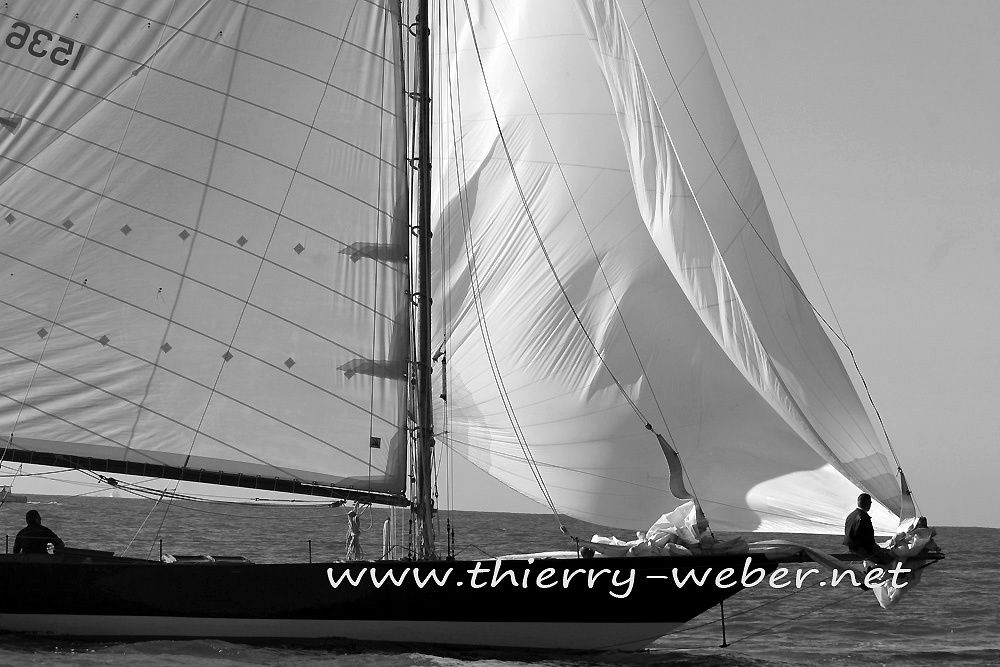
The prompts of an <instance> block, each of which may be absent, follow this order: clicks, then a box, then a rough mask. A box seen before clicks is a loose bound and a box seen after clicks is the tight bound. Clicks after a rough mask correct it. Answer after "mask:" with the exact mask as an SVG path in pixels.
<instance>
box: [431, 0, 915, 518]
mask: <svg viewBox="0 0 1000 667" xmlns="http://www.w3.org/2000/svg"><path fill="white" fill-rule="evenodd" d="M446 4H447V5H448V6H450V3H446ZM466 6H468V7H469V11H468V13H466ZM446 17H447V22H446V24H447V26H448V27H449V28H450V32H448V33H447V34H446V35H441V34H440V32H441V31H439V40H441V41H442V46H441V48H440V49H439V51H440V52H441V53H447V58H443V57H442V58H441V61H442V62H441V63H440V64H439V74H438V79H437V82H436V86H435V90H436V95H435V104H436V115H435V119H436V122H437V125H436V132H437V133H438V139H437V141H436V145H440V146H442V153H441V154H440V155H439V156H438V158H437V167H438V170H439V173H438V177H439V180H438V181H437V185H438V192H437V197H436V211H437V214H438V227H437V230H436V236H435V239H436V241H438V243H436V244H435V245H436V249H437V247H438V246H440V248H441V252H440V254H439V255H438V257H437V259H438V262H439V266H438V272H439V279H440V280H439V283H438V284H439V285H440V286H441V287H440V290H439V292H438V294H437V297H436V299H435V303H436V304H438V305H440V307H441V309H442V311H441V312H442V316H441V317H440V318H439V320H438V321H439V322H440V323H441V324H440V335H441V336H442V338H443V339H444V340H445V341H446V344H445V348H446V351H447V354H448V369H449V373H450V378H449V379H450V386H449V394H448V403H447V407H446V409H444V410H442V411H441V412H440V415H441V419H442V420H444V421H443V428H445V429H446V430H447V434H446V435H445V436H444V439H445V440H446V441H447V442H448V444H449V445H450V446H452V447H454V448H455V449H456V450H458V451H459V452H461V453H462V454H464V455H465V456H466V457H468V458H469V459H470V460H471V461H472V462H474V463H475V464H477V465H479V466H481V467H482V468H484V469H485V470H487V471H488V472H489V473H490V474H492V475H493V476H495V477H497V478H498V479H500V480H501V481H503V482H504V483H506V484H508V485H509V486H511V487H512V488H514V489H516V490H518V491H520V492H522V493H524V494H526V495H529V496H531V497H534V498H536V499H539V500H546V499H551V501H552V502H553V504H554V506H555V507H556V509H558V510H559V511H560V512H565V513H567V514H570V515H573V516H577V517H580V518H584V519H588V520H591V521H595V522H598V523H603V524H610V525H617V526H623V527H646V526H648V525H649V524H650V523H651V522H652V521H653V520H654V519H655V518H656V517H657V516H659V515H660V514H661V513H662V512H664V511H667V510H670V509H671V508H673V507H675V506H676V505H678V504H679V503H680V498H679V496H682V495H685V493H682V491H686V492H688V493H690V494H692V495H694V496H695V497H697V499H698V500H699V501H700V503H701V505H702V506H703V508H704V510H705V513H706V514H707V516H708V517H709V519H710V520H711V521H712V525H713V526H714V527H715V528H716V529H717V530H718V529H721V530H741V531H745V530H758V531H797V532H838V531H840V530H842V529H843V516H844V515H845V514H846V513H847V512H849V511H850V510H851V509H852V508H853V507H854V501H855V498H856V495H857V494H858V493H859V489H865V490H867V491H869V492H871V493H872V495H873V496H875V498H876V499H877V500H878V501H879V502H881V503H882V504H883V505H884V507H885V508H888V509H889V510H892V511H896V509H897V506H898V497H899V495H898V493H899V492H898V488H899V487H898V483H897V482H896V479H895V477H894V473H895V465H894V464H892V463H890V458H889V456H888V455H887V452H886V447H885V445H883V444H882V443H881V441H880V440H879V437H878V436H877V434H876V431H875V430H874V429H873V428H872V424H871V421H870V418H869V417H868V415H867V413H866V410H865V408H864V406H863V404H862V403H861V401H860V400H859V398H858V396H857V394H856V392H855V390H854V388H853V386H852V383H851V380H850V378H849V376H848V375H847V373H846V372H845V370H844V367H843V365H842V363H841V361H840V358H839V356H838V354H837V352H836V350H835V349H834V348H833V346H832V345H831V343H830V341H829V339H828V338H827V336H826V335H825V333H824V332H823V331H822V329H821V327H820V325H819V323H818V322H817V320H816V317H815V315H814V314H813V312H812V310H811V307H810V306H809V304H808V302H807V301H806V299H805V297H804V296H803V295H802V294H801V292H800V291H799V289H798V286H797V284H796V283H795V280H794V278H793V277H792V276H791V273H790V272H789V270H788V267H787V266H786V264H785V262H784V260H783V259H782V257H781V253H780V249H779V247H778V243H777V240H776V238H775V234H774V230H773V228H772V225H771V222H770V219H769V216H768V212H767V207H766V205H765V203H764V201H763V198H762V195H761V192H760V188H759V186H758V183H757V180H756V178H755V176H754V173H753V170H752V168H751V165H750V163H749V160H748V158H747V155H746V153H745V151H744V149H743V145H742V143H741V142H740V137H739V134H738V132H737V130H736V127H735V124H734V122H733V118H732V116H731V114H730V111H729V108H728V106H727V105H726V101H725V98H724V96H723V94H722V91H721V89H720V86H719V82H718V79H717V78H716V74H715V72H714V70H713V68H712V62H711V58H710V56H709V54H708V52H707V50H706V45H705V42H704V40H703V39H702V37H701V34H700V32H699V29H698V25H697V23H696V20H695V18H694V16H693V14H692V12H691V9H690V8H689V7H688V5H687V3H685V2H656V3H643V2H640V1H639V0H636V1H634V2H614V1H611V0H580V1H579V2H574V1H573V0H559V1H555V0H553V1H552V2H544V3H528V2H498V1H497V0H484V1H483V2H470V3H468V5H465V4H464V3H455V8H454V10H453V13H448V14H446ZM668 68H669V72H668ZM671 74H672V75H673V78H671V76H670V75H671ZM675 82H676V83H675ZM677 85H679V86H680V89H679V90H678V88H677ZM689 111H690V115H689V113H688V112H689ZM751 223H752V224H751ZM647 422H648V423H649V425H650V426H651V427H652V430H654V431H655V432H657V433H659V434H661V435H662V436H663V440H664V441H665V442H664V443H663V444H665V445H667V446H665V447H664V446H661V443H660V442H659V441H658V439H657V438H656V437H655V436H654V434H653V433H651V432H650V430H647V428H646V423H647ZM439 428H442V427H439ZM670 449H676V450H677V452H678V453H679V455H680V460H681V462H682V463H683V467H684V476H683V480H681V479H679V477H680V471H678V470H676V469H674V470H671V468H670V465H669V463H668V459H670V458H675V457H670V456H665V454H668V455H669V454H671V452H670V451H669V450H670ZM674 467H675V468H676V466H674ZM681 481H683V484H680V482H681ZM671 489H674V491H675V493H671ZM675 494H676V495H675ZM546 497H547V498H546ZM874 514H875V522H876V526H877V527H878V528H880V529H882V530H886V531H891V530H892V529H893V528H894V527H895V525H896V521H895V519H894V518H893V517H891V516H890V513H889V512H888V511H886V510H885V509H881V510H879V511H876V512H875V513H874Z"/></svg>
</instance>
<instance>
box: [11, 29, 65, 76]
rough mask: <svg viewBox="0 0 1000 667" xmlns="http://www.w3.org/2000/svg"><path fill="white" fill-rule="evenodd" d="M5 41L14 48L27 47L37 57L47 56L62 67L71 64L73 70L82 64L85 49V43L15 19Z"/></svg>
mask: <svg viewBox="0 0 1000 667" xmlns="http://www.w3.org/2000/svg"><path fill="white" fill-rule="evenodd" d="M4 43H5V44H6V45H7V46H9V47H10V48H12V49H21V48H27V50H28V53H30V54H31V55H33V56H35V57H36V58H46V57H47V58H48V59H49V60H51V61H52V62H53V63H54V64H56V65H59V66H60V67H64V66H66V65H69V66H70V67H69V68H70V69H73V70H75V69H76V66H77V65H79V64H80V57H81V56H83V50H84V45H83V44H77V43H76V42H74V41H73V40H72V39H67V38H66V37H61V36H59V35H56V34H53V33H51V32H49V31H48V30H43V29H41V28H32V27H31V26H30V25H28V24H27V23H24V22H22V21H15V23H14V25H12V26H11V27H10V32H9V33H7V39H6V40H4ZM71 58H72V62H71V60H70V59H71Z"/></svg>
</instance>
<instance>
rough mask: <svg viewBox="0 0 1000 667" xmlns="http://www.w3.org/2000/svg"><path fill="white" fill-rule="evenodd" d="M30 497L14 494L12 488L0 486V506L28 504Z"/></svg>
mask: <svg viewBox="0 0 1000 667" xmlns="http://www.w3.org/2000/svg"><path fill="white" fill-rule="evenodd" d="M26 502H28V496H24V495H20V494H16V493H14V490H13V488H12V487H11V486H9V485H8V486H0V504H3V503H26Z"/></svg>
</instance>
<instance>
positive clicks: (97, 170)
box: [0, 0, 409, 494]
mask: <svg viewBox="0 0 1000 667" xmlns="http://www.w3.org/2000/svg"><path fill="white" fill-rule="evenodd" d="M10 5H11V7H10V10H9V11H10V12H12V13H13V14H14V15H17V16H19V17H21V19H22V20H24V21H25V22H27V23H29V24H32V25H37V26H39V27H42V28H45V29H49V30H51V31H54V32H57V33H59V34H60V35H64V36H66V37H67V38H68V39H72V40H75V42H78V43H81V44H86V46H87V49H88V53H87V56H88V57H87V58H85V59H83V60H82V61H81V63H80V65H79V66H78V69H76V70H74V71H67V70H65V69H64V70H57V69H55V68H57V66H56V65H54V64H53V63H52V62H47V61H45V60H43V59H40V58H34V57H32V56H30V55H26V54H25V53H24V52H17V51H14V52H12V54H10V57H11V58H12V59H13V61H12V62H13V65H11V66H0V88H2V89H3V90H4V91H5V94H6V93H8V92H10V91H16V94H15V95H13V96H12V97H10V98H8V99H6V100H5V108H8V111H5V117H6V114H7V113H8V112H9V113H10V114H16V115H17V116H18V117H21V116H23V119H24V121H23V122H20V124H19V126H18V127H17V128H15V129H16V130H17V132H16V137H15V134H13V133H12V132H0V155H2V158H0V201H3V203H4V206H5V208H9V209H10V210H11V211H18V212H19V213H18V217H19V218H21V217H24V218H28V219H30V220H31V221H32V223H33V224H32V225H25V226H22V225H6V226H5V227H4V229H3V230H2V231H0V233H2V234H3V244H2V245H3V254H2V255H0V261H2V262H3V264H4V268H5V272H6V273H7V274H10V273H14V274H15V276H16V278H11V279H10V280H7V281H5V282H4V284H3V285H2V286H0V311H2V314H3V318H2V321H3V323H2V324H0V327H2V328H3V334H4V335H3V338H4V341H5V342H4V343H3V349H2V350H0V355H2V356H3V359H4V364H5V368H9V374H8V375H7V376H6V377H5V380H4V391H3V392H2V395H3V399H2V403H0V424H3V426H2V429H3V430H4V432H14V434H15V444H16V445H18V444H19V443H22V442H28V441H30V442H32V443H33V446H36V447H41V448H47V449H48V450H50V451H56V452H67V453H72V452H74V451H80V450H82V449H86V450H87V452H88V455H91V454H95V453H96V454H97V455H99V456H103V457H106V458H111V459H116V458H123V459H126V460H149V461H160V462H166V463H170V464H171V465H182V466H183V465H188V466H203V467H206V469H207V468H209V467H211V469H213V470H222V471H225V472H233V473H243V474H249V475H262V476H268V477H272V476H273V477H281V478H291V479H299V480H303V481H309V482H318V483H321V484H328V485H333V486H339V487H344V488H348V489H363V490H366V491H367V490H370V491H375V492H381V493H391V494H400V493H402V491H403V487H404V483H405V477H404V467H405V466H404V461H405V419H406V414H405V400H406V399H405V395H406V383H405V381H403V380H402V379H401V378H400V377H399V376H398V375H392V376H389V375H381V376H380V375H372V374H358V375H356V376H354V377H351V378H347V377H345V376H344V374H343V373H341V372H338V371H337V370H336V368H337V366H339V365H342V364H344V363H347V362H348V361H350V360H352V359H359V358H360V359H370V360H379V361H384V360H394V361H395V362H396V363H399V364H405V353H406V350H407V348H408V345H407V343H406V340H407V336H408V329H409V327H408V317H409V311H408V309H407V308H406V307H405V304H407V303H408V299H407V296H406V293H405V292H406V286H407V280H406V278H407V269H406V267H405V266H390V265H388V264H386V263H385V262H379V261H367V260H366V261H360V262H352V261H351V260H350V258H349V257H348V256H347V255H344V254H343V253H342V250H343V249H344V248H346V247H348V246H350V245H351V244H357V243H361V244H365V243H370V244H378V245H386V246H389V247H393V248H403V249H404V250H403V251H402V252H401V253H400V254H402V255H405V247H406V245H407V242H408V227H407V220H406V216H405V212H406V210H407V208H406V205H405V202H406V200H407V184H406V181H405V178H406V177H407V174H408V167H406V166H405V162H404V159H403V158H404V148H405V133H404V131H403V125H402V121H403V107H402V99H403V94H402V78H401V72H402V64H401V62H402V54H401V53H400V52H399V49H400V46H399V44H400V39H399V31H400V17H398V16H394V15H393V14H392V12H393V11H394V9H393V7H394V5H393V3H387V4H386V5H385V6H383V5H382V4H381V3H358V4H357V6H354V5H351V4H350V3H344V4H343V5H337V6H336V7H332V8H331V7H328V6H325V5H299V4H293V5H287V6H282V7H280V8H278V7H274V8H268V9H266V10H265V9H257V8H254V7H249V6H246V5H244V4H241V3H204V2H201V1H200V0H199V1H194V0H178V1H177V2H174V3H146V4H144V5H141V6H136V7H129V9H128V11H126V10H124V9H119V8H115V7H111V6H106V5H102V4H96V5H93V6H88V8H87V10H86V11H82V12H79V18H78V20H74V21H69V20H68V18H67V17H64V16H63V14H65V13H66V12H65V11H62V10H61V9H60V7H61V3H58V2H54V1H53V2H12V3H10ZM69 16H72V13H70V14H69ZM5 57H6V56H5ZM348 82H349V83H348ZM43 98H44V99H46V100H47V103H46V104H45V105H37V104H35V103H34V101H35V100H37V99H43ZM11 107H12V108H11ZM4 127H5V128H7V124H6V123H5V125H4ZM15 138H16V140H15ZM401 202H402V203H401ZM400 212H402V214H400ZM178 237H179V239H180V242H178ZM306 248H308V249H309V251H308V252H307V253H304V252H303V250H305V249H306ZM288 249H294V250H295V252H294V253H290V252H288ZM7 269H9V270H7ZM40 331H45V332H46V333H45V335H42V334H36V333H35V332H40ZM95 340H97V341H100V342H101V344H102V347H101V348H100V351H99V353H97V354H95V353H94V349H93V341H95ZM168 340H169V341H170V342H169V343H168V342H167V341H168ZM88 341H89V345H88V344H87V343H88ZM168 353H169V354H168ZM293 366H294V368H293ZM56 404H58V405H56ZM56 408H58V409H56ZM372 437H378V438H381V439H382V440H383V441H385V442H386V443H387V446H384V447H382V448H381V449H380V450H376V451H374V452H373V451H372V450H371V448H370V447H369V443H370V441H371V438H372ZM369 461H370V462H371V463H370V464H369Z"/></svg>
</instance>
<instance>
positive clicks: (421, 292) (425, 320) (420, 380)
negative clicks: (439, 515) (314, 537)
mask: <svg viewBox="0 0 1000 667" xmlns="http://www.w3.org/2000/svg"><path fill="white" fill-rule="evenodd" d="M418 7H419V9H418V12H419V13H418V14H417V63H418V69H419V74H418V78H419V89H418V91H417V96H416V98H417V146H418V148H417V155H418V161H417V197H418V214H417V293H418V297H417V350H416V362H417V363H416V373H417V466H416V467H417V470H416V472H417V480H416V481H417V484H416V498H415V499H414V507H413V514H414V519H415V520H416V526H415V527H416V529H417V530H416V534H417V557H418V558H420V559H422V560H423V559H433V558H434V557H435V554H434V524H433V517H434V501H433V499H432V497H431V486H432V485H431V468H432V466H431V458H432V457H433V454H434V408H433V404H432V400H433V399H432V398H431V98H430V78H431V77H430V59H431V56H430V26H429V24H428V19H429V16H430V12H429V11H428V9H429V8H428V0H420V2H419V5H418Z"/></svg>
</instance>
